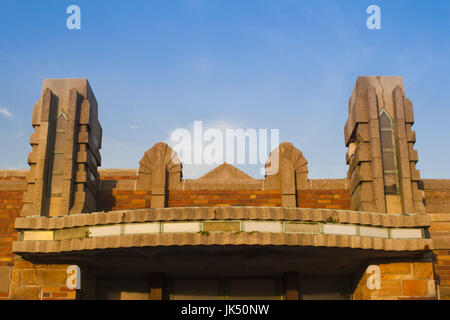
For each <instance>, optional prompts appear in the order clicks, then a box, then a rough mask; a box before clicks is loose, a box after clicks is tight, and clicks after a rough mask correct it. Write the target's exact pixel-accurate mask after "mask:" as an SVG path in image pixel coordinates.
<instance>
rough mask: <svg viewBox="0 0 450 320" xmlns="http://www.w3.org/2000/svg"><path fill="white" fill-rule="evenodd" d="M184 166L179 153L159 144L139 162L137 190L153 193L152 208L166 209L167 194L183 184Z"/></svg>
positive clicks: (161, 143) (163, 144)
mask: <svg viewBox="0 0 450 320" xmlns="http://www.w3.org/2000/svg"><path fill="white" fill-rule="evenodd" d="M181 178H182V164H181V162H180V159H179V157H178V155H177V153H176V152H175V151H174V150H173V149H172V148H171V147H169V146H168V145H167V144H166V143H163V142H159V143H157V144H155V145H154V146H153V147H152V148H151V149H149V150H148V151H147V152H145V154H144V156H143V157H142V159H141V161H140V162H139V173H138V181H137V185H136V189H137V190H147V191H151V192H152V200H151V206H152V208H162V207H165V202H166V192H167V190H168V189H169V186H170V187H175V186H176V185H177V184H179V183H180V182H181Z"/></svg>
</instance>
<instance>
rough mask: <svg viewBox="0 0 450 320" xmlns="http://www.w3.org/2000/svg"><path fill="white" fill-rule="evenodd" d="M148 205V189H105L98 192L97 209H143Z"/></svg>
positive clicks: (149, 195)
mask: <svg viewBox="0 0 450 320" xmlns="http://www.w3.org/2000/svg"><path fill="white" fill-rule="evenodd" d="M150 207H151V192H150V191H141V190H139V191H133V190H105V191H103V192H102V193H100V194H99V196H98V201H97V211H114V210H129V209H144V208H150Z"/></svg>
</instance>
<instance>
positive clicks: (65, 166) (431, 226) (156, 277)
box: [0, 77, 450, 300]
mask: <svg viewBox="0 0 450 320" xmlns="http://www.w3.org/2000/svg"><path fill="white" fill-rule="evenodd" d="M343 112H344V110H343ZM413 124H414V114H413V107H412V103H411V101H410V100H409V99H408V98H406V96H405V90H404V87H403V82H402V79H401V78H400V77H359V78H358V79H357V81H356V84H355V87H354V90H353V93H352V94H351V97H350V100H349V107H348V120H347V123H346V124H345V130H344V132H345V135H344V136H345V141H344V142H345V145H346V146H347V147H348V152H347V155H346V161H347V164H348V175H347V177H345V178H342V179H328V180H323V179H320V180H319V179H310V178H309V177H308V162H307V159H306V158H305V156H304V155H303V154H302V152H301V151H300V150H299V149H298V148H297V146H293V145H292V144H290V143H281V144H280V145H279V147H278V148H277V149H275V150H273V152H272V153H271V155H270V156H269V159H268V161H267V166H269V165H270V164H273V163H274V162H277V163H278V164H279V170H278V171H277V172H276V173H271V174H266V177H265V179H254V178H252V177H250V176H248V175H247V174H245V173H243V172H242V171H240V170H238V169H237V168H235V167H233V166H231V165H229V164H223V165H220V166H219V167H217V168H216V169H214V170H212V171H211V172H209V173H208V174H206V175H205V176H203V177H201V178H199V179H183V175H182V164H181V163H179V161H178V159H177V156H176V154H174V152H173V150H172V149H171V148H170V147H169V146H168V145H166V144H164V143H157V144H156V145H154V146H152V147H151V146H147V147H151V148H150V149H148V151H146V152H145V153H144V151H145V147H146V146H143V154H144V156H143V157H142V159H141V160H140V163H139V168H138V169H129V170H128V169H127V170H125V169H123V170H122V169H121V170H115V169H114V170H112V169H110V170H108V169H102V170H99V169H98V167H99V166H100V165H101V156H100V149H101V145H102V127H101V125H100V123H99V119H98V106H97V101H96V98H95V96H94V93H93V91H92V89H91V87H90V85H89V83H88V81H87V80H86V79H57V80H45V81H44V83H43V88H42V93H41V97H40V100H39V101H38V102H37V103H36V104H35V105H34V109H33V114H32V125H33V128H34V132H33V133H32V134H31V137H30V144H31V147H32V151H31V152H30V154H29V156H28V164H29V170H26V171H18V170H4V171H0V228H1V229H0V298H1V299H44V300H45V299H186V298H188V299H194V298H199V299H252V298H257V299H305V300H307V299H449V298H450V179H449V180H436V179H433V180H432V179H423V178H422V177H421V176H420V172H419V171H418V170H417V169H416V163H417V161H418V153H417V151H416V150H415V149H414V143H415V141H416V136H415V133H414V131H413V130H412V126H413ZM298 147H301V146H298ZM343 157H344V155H343ZM137 160H138V159H137ZM336 161H341V160H339V159H337V160H336ZM69 266H72V267H70V268H69ZM73 266H77V267H73Z"/></svg>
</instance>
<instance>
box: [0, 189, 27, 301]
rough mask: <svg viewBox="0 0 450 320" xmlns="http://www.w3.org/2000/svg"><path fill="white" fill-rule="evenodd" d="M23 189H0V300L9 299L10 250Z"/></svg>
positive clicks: (14, 236) (11, 263)
mask: <svg viewBox="0 0 450 320" xmlns="http://www.w3.org/2000/svg"><path fill="white" fill-rule="evenodd" d="M22 197H23V191H11V190H0V300H1V299H9V297H10V289H9V288H10V281H11V277H12V269H13V268H12V267H13V265H14V258H15V255H14V254H13V253H12V252H11V247H12V243H13V241H15V240H17V232H16V231H15V230H14V220H15V218H16V217H18V216H19V215H20V211H21V209H22Z"/></svg>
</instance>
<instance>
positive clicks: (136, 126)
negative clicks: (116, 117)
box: [130, 125, 142, 130]
mask: <svg viewBox="0 0 450 320" xmlns="http://www.w3.org/2000/svg"><path fill="white" fill-rule="evenodd" d="M140 128H142V126H138V125H132V126H130V129H132V130H136V129H140Z"/></svg>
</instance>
